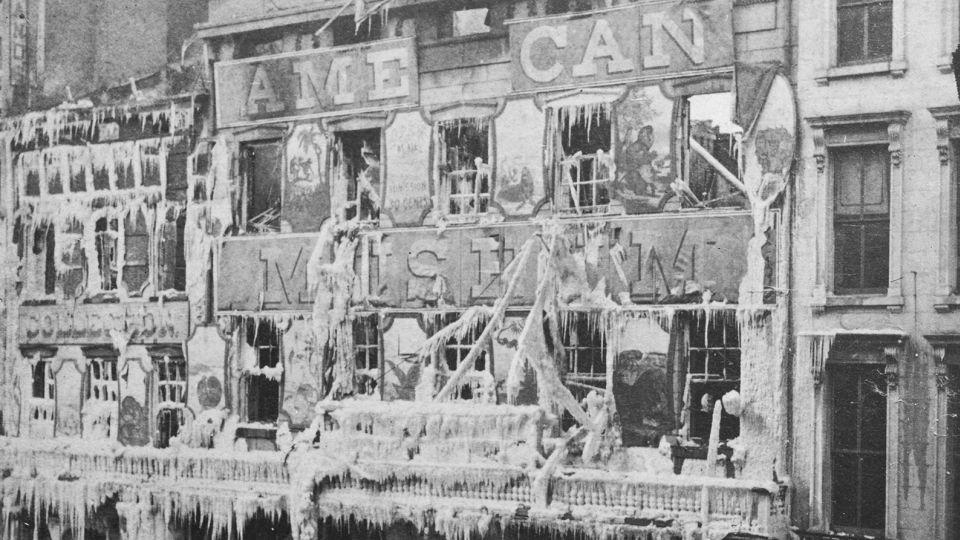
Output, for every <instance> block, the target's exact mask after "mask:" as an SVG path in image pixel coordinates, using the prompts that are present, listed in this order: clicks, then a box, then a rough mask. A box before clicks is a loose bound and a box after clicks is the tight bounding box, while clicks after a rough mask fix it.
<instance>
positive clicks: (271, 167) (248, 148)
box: [240, 140, 283, 233]
mask: <svg viewBox="0 0 960 540" xmlns="http://www.w3.org/2000/svg"><path fill="white" fill-rule="evenodd" d="M240 156H241V158H240V159H241V169H242V171H243V176H244V180H245V183H246V186H247V187H246V212H247V230H248V231H250V232H257V233H264V232H271V231H278V230H280V179H281V165H282V163H283V160H282V156H281V149H280V141H279V140H269V141H257V142H250V143H244V144H243V145H242V146H241V147H240Z"/></svg>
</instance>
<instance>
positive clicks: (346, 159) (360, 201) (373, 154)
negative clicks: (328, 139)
mask: <svg viewBox="0 0 960 540" xmlns="http://www.w3.org/2000/svg"><path fill="white" fill-rule="evenodd" d="M333 168H334V169H333V170H334V171H336V176H337V178H338V180H337V181H339V182H341V186H345V187H346V218H347V219H353V218H355V217H356V216H357V209H358V208H359V209H360V219H362V220H373V219H377V218H378V217H379V216H380V129H379V128H373V129H359V130H354V131H338V132H336V137H335V143H334V155H333ZM337 191H339V192H340V193H343V192H344V191H343V190H342V189H340V190H335V192H337Z"/></svg>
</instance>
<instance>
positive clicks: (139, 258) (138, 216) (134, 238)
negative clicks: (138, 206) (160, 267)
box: [123, 211, 150, 296]
mask: <svg viewBox="0 0 960 540" xmlns="http://www.w3.org/2000/svg"><path fill="white" fill-rule="evenodd" d="M123 235H124V239H123V242H124V244H123V246H124V248H123V259H124V260H123V284H124V285H125V286H126V288H127V293H128V294H130V295H131V296H139V295H140V293H141V292H142V290H143V287H144V286H146V284H147V281H148V280H149V279H150V232H149V231H148V230H147V221H146V218H144V216H143V213H142V212H136V211H134V212H130V213H129V214H127V218H126V221H125V223H124V227H123Z"/></svg>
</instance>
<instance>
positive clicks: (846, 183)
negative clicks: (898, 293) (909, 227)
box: [831, 146, 890, 294]
mask: <svg viewBox="0 0 960 540" xmlns="http://www.w3.org/2000/svg"><path fill="white" fill-rule="evenodd" d="M831 157H832V160H833V171H834V188H835V189H834V214H833V228H834V272H835V289H836V292H838V293H841V294H850V293H883V292H886V289H887V282H888V275H887V274H888V268H889V257H890V255H889V246H890V200H889V177H890V165H889V159H890V156H889V153H888V152H887V149H886V148H885V147H883V146H867V147H852V148H839V149H835V150H834V151H833V152H832V154H831Z"/></svg>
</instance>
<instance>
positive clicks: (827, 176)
mask: <svg viewBox="0 0 960 540" xmlns="http://www.w3.org/2000/svg"><path fill="white" fill-rule="evenodd" d="M910 116H911V115H910V112H908V111H902V110H901V111H890V112H885V113H867V114H854V115H839V116H819V117H810V118H806V121H807V124H808V125H809V126H810V128H811V132H812V137H813V143H814V144H813V156H812V157H813V161H814V163H815V168H816V174H817V181H816V184H815V186H816V187H815V190H816V199H815V212H816V239H817V245H818V249H817V251H816V265H815V267H816V275H815V285H814V290H813V294H812V297H811V300H810V304H809V305H810V308H811V309H812V310H813V311H814V312H815V313H819V312H822V311H824V310H826V309H837V308H851V307H855V308H861V309H862V308H885V309H887V310H889V311H891V312H894V313H899V312H900V311H902V310H903V306H904V296H903V294H904V293H903V282H904V280H902V279H900V276H901V274H902V265H903V260H902V254H901V252H902V249H901V247H902V241H903V190H904V182H905V180H904V167H903V166H902V165H903V164H902V160H903V143H902V135H903V130H904V127H905V126H906V123H907V121H908V120H909V119H910ZM866 145H884V146H886V148H887V151H888V152H889V153H890V160H889V164H890V174H889V181H890V186H889V199H890V230H889V233H890V240H889V258H888V260H889V268H888V280H887V281H888V285H887V288H886V291H884V292H881V293H878V294H841V293H839V292H837V291H835V288H834V282H835V281H834V257H835V253H834V243H833V238H834V230H833V219H832V216H833V208H834V204H835V200H834V193H835V191H834V189H835V188H834V185H833V184H834V174H833V167H834V163H833V160H831V159H830V158H831V152H830V150H831V149H832V148H835V147H842V146H866Z"/></svg>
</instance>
